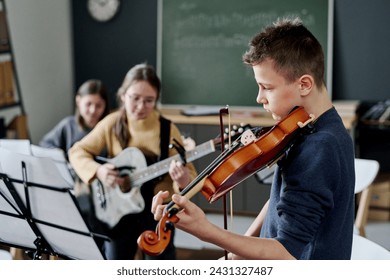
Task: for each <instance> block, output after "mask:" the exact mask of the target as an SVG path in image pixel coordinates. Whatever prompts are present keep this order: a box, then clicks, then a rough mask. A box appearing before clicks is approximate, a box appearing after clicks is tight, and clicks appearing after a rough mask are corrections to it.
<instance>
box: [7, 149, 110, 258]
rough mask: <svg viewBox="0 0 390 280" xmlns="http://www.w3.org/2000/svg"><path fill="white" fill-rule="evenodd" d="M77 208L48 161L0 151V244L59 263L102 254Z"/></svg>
mask: <svg viewBox="0 0 390 280" xmlns="http://www.w3.org/2000/svg"><path fill="white" fill-rule="evenodd" d="M97 238H103V239H107V240H108V238H107V237H105V236H102V235H99V234H95V233H91V232H90V230H89V227H88V225H87V224H86V223H85V221H84V219H83V217H82V215H81V214H80V210H79V208H78V205H77V202H76V198H75V197H74V195H73V194H72V186H70V185H69V184H68V183H67V182H66V181H65V180H64V179H63V178H62V177H61V175H60V173H59V171H58V170H57V168H56V166H55V163H54V162H53V160H52V159H50V158H38V157H33V156H30V155H23V154H19V153H15V152H12V151H10V150H7V149H4V148H0V243H3V244H5V245H7V246H10V247H16V248H22V249H25V250H27V251H30V252H32V253H33V259H40V258H41V255H42V254H50V255H53V256H58V257H61V258H64V259H86V260H101V259H105V258H104V255H103V254H102V252H101V251H100V249H99V248H98V246H97V245H96V239H97Z"/></svg>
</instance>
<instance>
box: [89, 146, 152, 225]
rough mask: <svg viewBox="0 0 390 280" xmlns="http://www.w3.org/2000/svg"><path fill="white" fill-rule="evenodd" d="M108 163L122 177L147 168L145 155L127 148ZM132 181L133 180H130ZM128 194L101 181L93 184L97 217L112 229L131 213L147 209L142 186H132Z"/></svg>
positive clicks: (93, 198)
mask: <svg viewBox="0 0 390 280" xmlns="http://www.w3.org/2000/svg"><path fill="white" fill-rule="evenodd" d="M107 162H109V163H112V164H113V165H115V166H116V167H117V168H118V169H119V170H120V174H121V176H122V175H123V176H125V175H129V177H130V178H131V174H132V173H134V172H136V171H137V170H140V169H144V168H146V167H147V164H146V160H145V157H144V155H143V153H142V152H141V151H140V150H139V149H137V148H133V147H130V148H126V149H124V150H123V151H122V152H121V153H120V154H119V155H118V156H116V157H114V158H112V159H107ZM130 181H131V179H130ZM131 186H132V187H131V190H130V192H128V193H123V192H122V191H121V190H120V188H119V186H115V187H108V186H105V185H104V184H102V183H101V182H100V181H99V180H94V181H93V182H92V186H91V189H92V200H93V204H94V207H95V214H96V217H97V218H98V219H99V220H100V221H102V222H105V223H106V224H107V225H108V226H109V227H110V228H112V227H114V226H115V225H116V224H117V223H118V222H119V220H120V219H121V218H122V217H123V216H125V215H127V214H130V213H139V212H141V211H142V210H144V208H145V201H144V199H143V197H142V195H141V188H140V187H141V186H142V184H133V183H132V185H131Z"/></svg>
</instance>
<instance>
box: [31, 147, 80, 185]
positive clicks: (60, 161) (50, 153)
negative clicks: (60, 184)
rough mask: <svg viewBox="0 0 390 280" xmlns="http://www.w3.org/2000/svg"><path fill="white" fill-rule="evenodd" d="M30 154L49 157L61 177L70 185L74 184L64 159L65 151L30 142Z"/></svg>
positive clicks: (68, 166)
mask: <svg viewBox="0 0 390 280" xmlns="http://www.w3.org/2000/svg"><path fill="white" fill-rule="evenodd" d="M30 147H31V154H32V155H33V156H36V157H47V158H51V159H52V160H53V161H54V162H55V165H56V166H57V168H58V170H59V172H60V173H61V175H62V177H63V178H64V179H65V180H66V181H67V182H68V183H69V184H70V185H72V186H74V179H73V177H72V174H71V171H70V165H69V163H68V161H67V160H66V157H65V153H64V151H63V150H61V149H59V148H44V147H40V146H37V145H34V144H31V146H30Z"/></svg>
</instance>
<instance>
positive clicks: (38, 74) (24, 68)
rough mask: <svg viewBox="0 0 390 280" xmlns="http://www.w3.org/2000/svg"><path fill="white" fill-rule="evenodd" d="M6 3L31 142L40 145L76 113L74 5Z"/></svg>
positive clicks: (60, 0) (34, 0) (61, 1)
mask: <svg viewBox="0 0 390 280" xmlns="http://www.w3.org/2000/svg"><path fill="white" fill-rule="evenodd" d="M5 4H6V5H5V6H6V9H7V13H8V23H9V29H10V33H11V40H12V46H13V51H14V58H15V62H16V67H17V72H18V78H19V84H20V89H21V95H22V101H23V104H24V108H25V111H26V114H27V117H28V127H29V131H30V136H31V141H32V143H35V144H37V143H38V142H39V140H40V138H41V137H42V136H43V134H45V133H46V132H47V131H48V130H49V129H51V128H52V127H53V126H54V125H55V124H56V123H57V122H58V121H59V120H60V119H62V118H63V117H64V116H67V115H70V114H72V113H73V96H74V93H73V91H74V90H73V54H72V36H71V32H72V31H71V3H70V0H5ZM11 111H12V110H11ZM1 114H4V113H3V112H1Z"/></svg>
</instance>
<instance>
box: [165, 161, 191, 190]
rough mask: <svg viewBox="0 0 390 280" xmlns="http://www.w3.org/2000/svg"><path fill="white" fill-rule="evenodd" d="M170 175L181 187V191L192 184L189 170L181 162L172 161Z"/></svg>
mask: <svg viewBox="0 0 390 280" xmlns="http://www.w3.org/2000/svg"><path fill="white" fill-rule="evenodd" d="M169 175H170V176H171V178H172V180H173V181H175V182H176V184H177V185H178V186H179V189H180V190H182V189H184V188H185V187H186V186H187V185H188V184H189V183H190V182H191V176H190V171H189V169H188V168H187V167H185V166H184V165H183V163H182V162H180V161H175V160H172V161H171V164H170V165H169Z"/></svg>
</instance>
